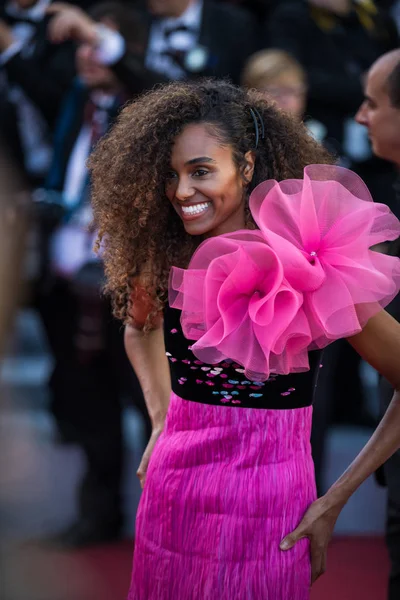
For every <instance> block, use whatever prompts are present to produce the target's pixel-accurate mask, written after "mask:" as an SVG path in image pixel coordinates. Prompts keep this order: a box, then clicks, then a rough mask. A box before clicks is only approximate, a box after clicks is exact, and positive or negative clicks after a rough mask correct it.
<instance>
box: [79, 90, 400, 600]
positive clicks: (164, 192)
mask: <svg viewBox="0 0 400 600" xmlns="http://www.w3.org/2000/svg"><path fill="white" fill-rule="evenodd" d="M90 162H91V169H92V174H93V208H94V216H95V221H96V224H97V225H98V226H99V229H100V242H101V243H102V249H103V252H104V260H105V265H106V271H107V276H108V281H107V287H106V289H107V290H108V292H109V293H111V296H112V298H113V302H114V307H115V313H116V314H117V316H118V317H120V318H121V319H123V320H124V322H125V323H126V329H125V347H126V350H127V353H128V356H129V358H130V360H131V362H132V365H133V367H134V369H135V371H136V373H137V375H138V377H139V380H140V382H141V385H142V389H143V392H144V396H145V399H146V403H147V406H148V410H149V414H150V417H151V420H152V424H153V433H152V436H151V439H150V442H149V444H148V446H147V448H146V450H145V453H144V455H143V458H142V461H141V464H140V466H139V469H138V476H139V478H140V480H141V483H142V486H143V487H144V491H143V496H142V499H141V503H140V507H139V510H138V515H137V525H136V541H135V557H134V566H133V575H132V584H131V589H130V592H129V599H130V600H215V599H216V598H218V600H232V599H235V600H247V599H251V600H255V599H256V598H257V599H258V598H260V599H261V598H263V599H265V600H288V599H290V600H306V599H307V598H309V588H310V583H311V581H314V580H315V579H316V578H317V577H318V576H319V575H320V574H321V573H322V572H323V570H324V564H325V556H326V548H327V544H328V541H329V538H330V536H331V533H332V530H333V527H334V523H335V521H336V518H337V516H338V514H339V512H340V510H341V508H342V507H343V505H344V504H345V502H346V501H347V499H348V498H349V496H350V495H351V494H352V493H353V492H354V490H355V489H356V488H357V487H358V486H359V485H360V483H362V481H363V480H364V479H365V478H366V477H367V476H368V475H369V474H370V473H372V472H373V471H374V470H375V469H376V467H377V466H378V465H379V464H381V463H382V462H383V461H384V460H386V458H387V457H388V456H389V455H390V454H391V453H393V451H394V450H395V449H396V448H397V447H398V446H399V445H400V433H399V432H400V402H399V398H398V394H397V393H396V396H395V398H394V400H393V401H392V404H391V407H390V408H389V411H388V415H387V417H385V419H384V420H383V422H382V424H381V425H380V428H378V430H377V432H376V433H375V434H374V436H373V437H372V439H371V441H370V443H369V444H368V445H367V446H366V448H365V449H364V450H363V452H362V453H361V454H360V456H359V457H358V458H357V459H356V460H355V462H354V464H353V465H352V466H351V467H350V468H349V469H348V471H347V472H346V473H345V474H344V475H343V476H342V477H341V478H340V480H339V481H338V482H337V484H335V485H334V486H333V487H332V488H331V490H329V492H328V493H327V494H326V495H325V496H324V497H323V498H322V499H320V500H318V501H315V498H316V490H315V481H314V468H313V462H312V458H311V450H310V428H311V417H312V401H313V395H314V392H315V387H316V383H317V377H318V372H319V366H320V359H321V352H320V351H321V349H322V348H323V347H325V346H326V345H327V344H329V343H330V342H332V341H333V340H335V339H339V338H344V337H348V338H349V340H350V343H351V344H352V345H353V346H354V347H355V348H356V349H357V351H358V352H359V353H360V354H362V355H363V356H364V357H365V358H366V359H367V360H368V361H369V362H370V363H371V364H372V365H373V366H374V367H375V368H377V369H378V370H380V371H381V372H382V373H383V374H384V375H385V376H386V377H387V378H388V379H389V380H390V381H391V382H392V384H393V386H394V387H395V388H396V389H398V388H399V386H400V378H399V375H398V374H399V372H400V364H399V358H398V357H399V356H400V333H399V331H400V326H398V325H397V324H396V323H395V322H394V321H393V320H392V319H391V318H390V317H389V316H388V315H387V314H386V313H385V312H384V311H382V310H381V307H382V306H385V305H386V304H387V303H388V302H390V300H391V299H392V298H393V297H394V296H395V295H396V292H397V290H398V287H399V285H400V264H399V260H398V259H396V258H393V257H388V256H384V255H381V254H378V253H375V252H372V251H371V250H370V248H371V247H372V246H373V245H375V244H377V243H379V242H380V241H382V240H389V239H395V238H396V237H397V236H398V235H399V233H400V225H399V223H398V221H397V220H396V219H395V217H394V216H393V215H392V214H391V213H390V211H389V210H388V209H387V207H385V206H382V205H379V204H376V203H374V202H372V201H371V197H370V195H369V192H368V190H367V188H366V187H365V185H364V184H363V182H362V181H361V180H360V179H359V178H358V177H357V176H356V175H355V174H354V173H351V172H350V171H347V170H346V169H341V168H339V167H336V166H334V165H332V164H330V163H331V162H332V160H331V158H330V156H329V155H328V154H327V153H326V152H325V151H324V150H323V149H322V148H321V147H320V146H318V145H317V144H316V142H314V141H313V139H312V138H311V137H310V136H309V135H308V133H307V132H306V130H305V128H304V126H303V125H301V124H299V123H296V122H295V121H294V120H291V119H290V118H289V117H287V116H285V115H284V114H282V113H280V112H279V111H278V110H277V109H276V108H274V106H273V105H272V104H270V103H269V102H268V101H267V100H266V99H265V98H263V97H262V96H260V95H258V94H256V93H254V92H250V91H245V90H243V89H240V88H237V87H235V86H232V85H230V84H228V83H226V82H224V81H218V82H217V81H203V82H200V83H173V84H170V85H168V86H165V87H161V88H159V89H157V90H155V91H153V92H151V93H150V94H148V95H146V96H143V97H142V98H140V99H138V100H137V101H136V102H134V103H132V104H131V105H129V106H127V107H126V108H125V109H124V110H123V111H122V113H121V116H120V118H119V121H118V123H117V124H116V126H115V127H114V129H113V130H112V131H111V133H110V134H109V135H108V137H107V138H106V139H104V140H103V141H101V142H100V144H99V145H98V146H97V148H96V150H95V152H94V154H93V156H92V158H91V161H90ZM315 163H317V164H315ZM167 297H168V298H167ZM171 388H172V392H171ZM304 515H305V516H304ZM285 536H286V537H285Z"/></svg>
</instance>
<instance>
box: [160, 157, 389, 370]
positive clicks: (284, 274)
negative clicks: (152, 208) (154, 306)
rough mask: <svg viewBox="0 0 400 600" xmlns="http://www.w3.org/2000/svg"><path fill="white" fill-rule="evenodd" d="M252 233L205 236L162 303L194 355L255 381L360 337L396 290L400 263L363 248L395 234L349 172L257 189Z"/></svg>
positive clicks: (318, 168) (321, 172) (327, 171)
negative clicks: (233, 366)
mask: <svg viewBox="0 0 400 600" xmlns="http://www.w3.org/2000/svg"><path fill="white" fill-rule="evenodd" d="M250 209H251V211H252V214H253V216H254V219H255V221H256V223H257V225H258V227H259V230H256V231H247V230H246V231H236V232H234V233H230V234H225V235H221V236H218V237H214V238H210V239H208V240H206V241H205V242H203V243H202V244H201V245H200V246H199V248H198V249H197V251H196V253H195V254H194V256H193V258H192V260H191V262H190V265H189V268H188V269H186V270H184V269H177V268H173V269H172V272H171V279H170V298H169V299H170V305H171V306H172V307H173V308H178V309H180V310H181V311H182V317H181V323H182V329H183V332H184V334H185V336H186V337H187V338H188V339H189V340H194V341H195V343H194V344H193V345H192V350H193V352H194V354H195V355H196V356H197V357H198V358H199V359H200V360H202V361H204V362H206V363H209V364H215V363H218V362H220V361H221V360H224V359H231V360H234V361H235V362H237V363H239V364H241V365H243V367H244V370H245V373H246V375H247V376H248V377H249V378H252V379H256V380H264V379H267V378H268V376H269V374H270V373H274V374H287V373H289V372H294V371H302V370H307V369H308V366H309V365H308V351H309V350H311V349H314V348H323V347H324V346H326V345H327V344H329V343H330V342H331V341H333V340H335V339H339V338H343V337H348V336H351V335H354V334H356V333H357V332H359V331H361V329H362V327H363V326H364V324H365V323H366V321H367V320H368V319H369V318H370V317H371V316H373V315H374V314H375V313H377V312H378V311H379V310H381V308H382V307H384V306H386V305H387V304H388V303H389V302H390V301H391V300H392V299H393V298H394V297H395V295H396V293H397V291H398V289H399V287H400V260H399V259H398V258H395V257H391V256H386V255H384V254H381V253H379V252H375V251H373V250H371V247H373V246H375V245H377V244H379V243H381V242H384V241H388V240H394V239H396V238H397V237H398V236H399V235H400V224H399V221H398V220H397V219H396V217H395V216H394V215H393V214H392V213H391V212H390V210H389V209H388V207H387V206H384V205H382V204H376V203H374V202H373V201H372V198H371V196H370V194H369V191H368V189H367V187H366V186H365V184H364V183H363V182H362V180H361V179H360V178H359V177H358V176H357V175H355V174H354V173H352V172H351V171H348V170H347V169H343V168H341V167H336V166H331V165H310V166H309V167H306V169H305V170H304V179H302V180H285V181H281V182H279V183H278V182H276V181H272V180H270V181H266V182H264V183H262V184H260V185H259V186H258V187H257V188H256V189H255V190H254V192H253V193H252V195H251V198H250Z"/></svg>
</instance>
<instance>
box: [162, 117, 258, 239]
mask: <svg viewBox="0 0 400 600" xmlns="http://www.w3.org/2000/svg"><path fill="white" fill-rule="evenodd" d="M245 158H246V166H245V169H244V172H243V175H242V174H241V173H240V172H239V170H238V168H237V166H236V165H235V163H234V161H233V156H232V148H231V147H230V146H224V145H221V142H220V141H219V140H218V139H217V138H216V137H214V136H213V135H212V134H211V133H210V132H209V130H207V126H206V125H204V124H193V125H187V126H186V127H185V129H184V130H183V131H182V133H181V134H180V135H179V136H178V137H177V138H176V140H175V143H174V145H173V148H172V155H171V171H170V173H168V175H167V180H166V183H165V193H166V195H167V198H168V200H169V201H170V202H171V203H172V206H173V207H174V209H175V210H176V212H177V213H178V215H179V217H180V218H181V219H182V221H183V225H184V227H185V229H186V231H187V232H188V233H189V234H190V235H204V236H206V237H210V236H214V235H221V234H222V233H229V232H231V231H236V230H238V229H244V227H245V187H246V185H247V182H250V181H251V178H252V176H253V171H254V156H253V153H252V152H248V153H247V154H246V156H245Z"/></svg>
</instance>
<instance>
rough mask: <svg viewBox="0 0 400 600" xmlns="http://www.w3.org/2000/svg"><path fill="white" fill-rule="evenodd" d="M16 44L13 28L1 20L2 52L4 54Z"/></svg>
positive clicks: (0, 38) (0, 39) (0, 45)
mask: <svg viewBox="0 0 400 600" xmlns="http://www.w3.org/2000/svg"><path fill="white" fill-rule="evenodd" d="M14 42H15V40H14V37H13V34H12V30H11V28H10V27H9V26H8V25H7V23H5V22H4V21H3V20H2V19H0V52H4V51H5V50H7V48H9V47H10V46H11V45H12V44H13V43H14Z"/></svg>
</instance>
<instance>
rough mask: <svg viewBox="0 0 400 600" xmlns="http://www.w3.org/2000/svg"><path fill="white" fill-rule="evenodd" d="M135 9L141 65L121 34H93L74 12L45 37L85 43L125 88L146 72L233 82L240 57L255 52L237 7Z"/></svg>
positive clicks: (245, 17) (161, 3)
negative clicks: (138, 11)
mask: <svg viewBox="0 0 400 600" xmlns="http://www.w3.org/2000/svg"><path fill="white" fill-rule="evenodd" d="M64 6H65V5H63V4H60V3H55V5H54V7H53V10H54V11H60V12H61V13H62V12H63V7H64ZM58 7H59V8H58ZM138 7H139V9H141V13H142V16H143V19H144V30H143V35H144V53H143V54H144V64H143V63H142V60H141V57H140V58H138V55H137V53H136V52H135V51H132V49H130V48H129V47H128V46H127V44H126V40H125V38H124V36H123V34H122V33H118V32H115V31H114V32H113V31H111V30H110V29H106V28H103V29H102V30H101V31H99V29H98V28H96V27H95V26H94V24H93V23H91V22H90V20H89V19H88V18H87V16H86V15H85V13H83V11H79V9H76V10H75V11H70V13H69V16H68V18H63V16H62V14H61V15H60V17H59V19H58V21H56V23H55V25H54V27H53V28H52V31H51V37H52V39H53V41H59V42H62V41H65V40H66V39H70V38H74V37H76V35H78V36H79V37H81V38H82V36H85V39H88V40H89V39H91V40H92V41H93V43H94V44H96V45H97V47H98V48H99V50H100V54H99V55H100V56H101V58H102V60H103V61H104V63H105V64H107V65H108V66H110V67H111V68H112V69H113V70H114V72H115V73H117V75H118V77H119V78H120V80H121V81H123V82H124V83H125V85H126V87H127V88H128V89H132V85H135V81H136V80H137V78H138V74H140V73H141V74H142V75H143V74H145V73H148V72H149V71H150V72H156V73H157V74H158V75H159V79H158V81H160V78H161V77H162V78H163V81H167V80H175V79H187V78H194V77H202V76H215V77H229V78H230V79H232V81H234V82H236V83H238V82H239V80H240V73H241V70H242V68H243V65H244V62H245V60H246V58H247V57H248V56H249V55H250V54H252V53H253V52H254V51H255V50H257V49H258V47H259V37H260V36H259V30H258V27H257V25H256V23H255V19H254V18H253V17H252V16H251V15H250V14H249V13H248V12H247V11H244V10H242V9H240V8H236V7H231V6H227V5H224V4H218V3H215V2H203V0H147V2H139V4H138ZM64 16H65V15H64Z"/></svg>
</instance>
